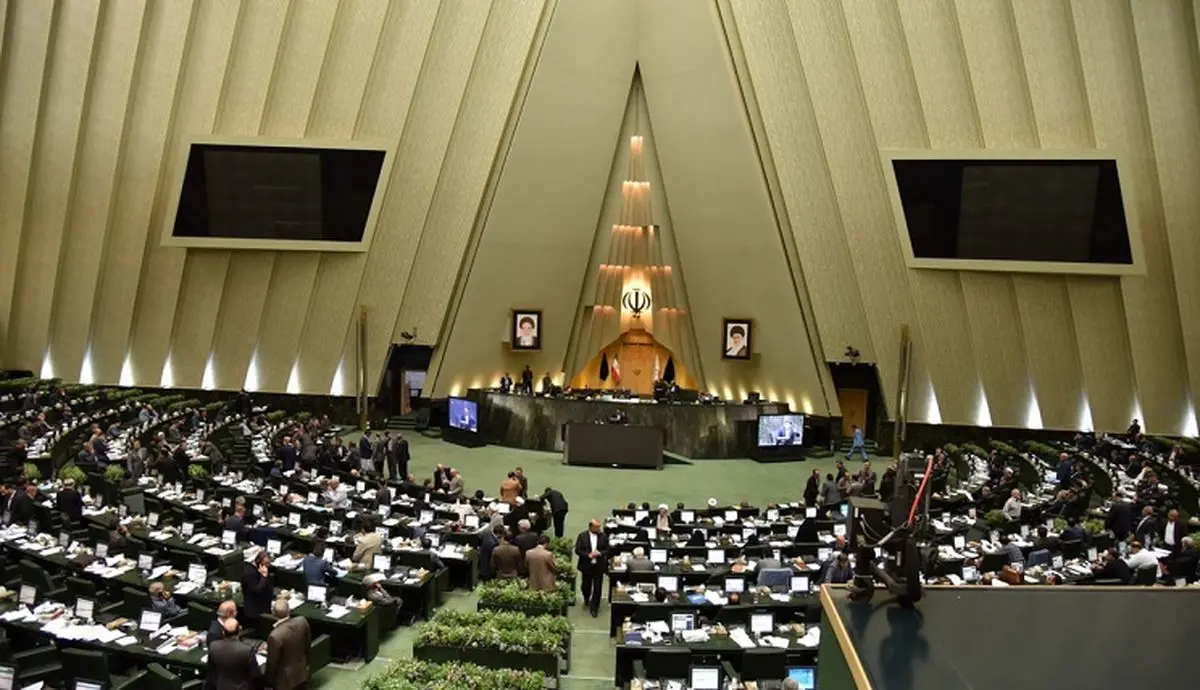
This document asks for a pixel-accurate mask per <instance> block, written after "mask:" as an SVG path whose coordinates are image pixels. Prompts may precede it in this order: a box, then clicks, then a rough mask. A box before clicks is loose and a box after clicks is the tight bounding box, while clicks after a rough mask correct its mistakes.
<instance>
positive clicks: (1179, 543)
mask: <svg viewBox="0 0 1200 690" xmlns="http://www.w3.org/2000/svg"><path fill="white" fill-rule="evenodd" d="M1187 533H1188V530H1187V525H1185V524H1183V521H1182V520H1180V519H1179V511H1178V510H1177V509H1175V508H1172V509H1170V510H1169V511H1167V521H1166V523H1165V524H1164V525H1163V529H1162V543H1163V548H1166V549H1170V550H1171V551H1172V552H1175V551H1178V550H1179V549H1180V548H1182V547H1183V538H1184V536H1186V535H1187Z"/></svg>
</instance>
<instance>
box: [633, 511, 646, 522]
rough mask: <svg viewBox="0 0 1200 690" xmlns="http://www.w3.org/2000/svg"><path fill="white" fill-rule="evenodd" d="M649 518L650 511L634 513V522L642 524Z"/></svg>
mask: <svg viewBox="0 0 1200 690" xmlns="http://www.w3.org/2000/svg"><path fill="white" fill-rule="evenodd" d="M648 517H650V511H648V510H635V511H633V521H634V522H641V521H642V520H645V519H646V518H648Z"/></svg>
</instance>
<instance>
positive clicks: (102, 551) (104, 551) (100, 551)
mask: <svg viewBox="0 0 1200 690" xmlns="http://www.w3.org/2000/svg"><path fill="white" fill-rule="evenodd" d="M96 558H108V544H105V543H104V542H100V543H98V544H96Z"/></svg>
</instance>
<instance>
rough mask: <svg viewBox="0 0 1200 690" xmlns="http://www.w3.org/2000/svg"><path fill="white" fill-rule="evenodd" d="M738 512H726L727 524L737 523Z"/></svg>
mask: <svg viewBox="0 0 1200 690" xmlns="http://www.w3.org/2000/svg"><path fill="white" fill-rule="evenodd" d="M737 521H738V512H737V511H736V510H727V511H725V522H737Z"/></svg>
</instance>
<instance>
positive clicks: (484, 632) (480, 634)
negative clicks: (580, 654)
mask: <svg viewBox="0 0 1200 690" xmlns="http://www.w3.org/2000/svg"><path fill="white" fill-rule="evenodd" d="M570 643H571V624H570V623H569V622H567V620H566V619H565V618H561V617H556V616H537V617H528V616H525V615H522V614H520V613H512V612H496V611H480V612H474V613H472V612H457V611H439V612H438V613H437V614H435V615H434V617H433V619H431V620H430V621H429V622H428V623H426V624H425V625H422V626H421V627H420V628H418V630H417V639H416V641H415V642H413V656H414V657H416V658H418V659H424V660H426V661H436V662H447V663H455V662H467V663H472V664H478V665H479V666H484V667H487V668H519V669H526V670H532V671H540V672H542V673H544V674H546V675H547V676H553V677H557V676H558V671H559V663H560V660H566V658H567V657H568V656H569V652H570Z"/></svg>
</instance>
